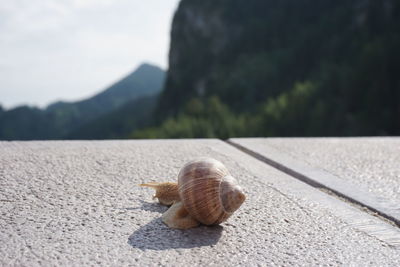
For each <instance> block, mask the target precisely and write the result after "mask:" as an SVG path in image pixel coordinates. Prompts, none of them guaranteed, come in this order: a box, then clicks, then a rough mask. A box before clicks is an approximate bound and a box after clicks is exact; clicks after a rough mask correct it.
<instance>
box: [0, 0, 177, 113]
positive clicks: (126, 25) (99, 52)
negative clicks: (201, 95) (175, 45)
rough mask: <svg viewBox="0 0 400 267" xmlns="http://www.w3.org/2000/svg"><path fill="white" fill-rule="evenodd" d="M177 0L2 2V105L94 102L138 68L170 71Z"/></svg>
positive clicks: (0, 47)
mask: <svg viewBox="0 0 400 267" xmlns="http://www.w3.org/2000/svg"><path fill="white" fill-rule="evenodd" d="M178 2H179V0H0V33H1V34H0V104H1V105H2V106H3V107H6V108H10V107H14V106H16V105H20V104H30V105H39V106H42V107H43V106H45V105H47V104H49V103H50V102H53V101H56V100H61V99H62V100H77V99H81V98H85V97H88V96H91V95H93V94H95V93H97V92H98V91H100V90H102V89H104V88H105V87H106V86H108V85H110V84H112V83H113V82H114V81H116V80H118V79H119V78H121V77H122V76H124V75H126V74H128V73H129V72H131V71H132V70H134V69H135V68H136V67H137V66H138V65H139V64H140V63H142V62H148V63H152V64H156V65H158V66H160V67H162V68H164V69H165V68H166V67H167V64H168V62H167V57H168V50H169V32H170V27H171V20H172V16H173V13H174V11H175V9H176V8H177V5H178Z"/></svg>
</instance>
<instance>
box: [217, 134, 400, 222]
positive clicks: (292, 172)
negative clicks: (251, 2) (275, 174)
mask: <svg viewBox="0 0 400 267" xmlns="http://www.w3.org/2000/svg"><path fill="white" fill-rule="evenodd" d="M222 141H223V142H225V143H227V144H228V145H231V146H233V147H235V148H236V149H239V150H240V151H242V152H244V153H246V154H248V155H249V156H251V157H253V158H255V159H258V160H259V161H262V162H263V163H265V164H268V165H270V166H271V167H273V168H275V169H277V170H279V171H282V172H284V173H286V174H288V175H290V176H292V177H293V178H295V179H297V180H299V181H301V182H303V183H306V184H308V185H310V186H312V187H314V188H317V189H318V190H319V191H321V192H323V193H324V194H327V192H325V191H324V190H322V189H325V190H328V191H329V192H331V194H332V195H333V196H335V197H336V198H338V199H339V200H341V201H343V199H346V200H348V201H349V202H351V203H352V204H355V205H356V206H358V208H359V209H361V210H362V209H363V208H367V209H368V210H369V211H370V212H372V213H376V214H378V215H379V216H382V217H384V218H385V219H387V220H389V221H391V222H393V223H394V224H395V225H396V226H397V227H399V228H400V220H398V219H396V218H394V217H393V216H391V215H389V214H387V213H385V212H383V211H380V210H378V209H375V208H373V207H371V206H369V205H365V204H364V203H362V202H360V201H358V200H356V199H354V198H351V197H349V196H347V195H345V194H342V193H341V192H339V191H337V190H334V189H332V188H330V187H328V186H326V185H324V184H321V183H319V182H316V181H315V180H313V179H311V178H309V177H307V176H305V175H304V174H302V173H300V172H297V171H295V170H293V169H291V168H289V167H287V166H285V165H283V164H281V163H279V162H276V161H274V160H272V159H270V158H267V157H265V156H263V155H261V154H259V153H257V152H254V151H252V150H250V149H248V148H246V147H243V146H241V145H239V144H236V143H233V142H231V141H229V140H222ZM328 195H329V194H328ZM341 198H343V199H341ZM364 212H365V211H364Z"/></svg>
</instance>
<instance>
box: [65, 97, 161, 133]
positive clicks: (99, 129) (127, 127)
mask: <svg viewBox="0 0 400 267" xmlns="http://www.w3.org/2000/svg"><path fill="white" fill-rule="evenodd" d="M157 98H158V94H157V95H154V96H146V97H141V98H137V99H133V100H131V101H129V102H127V103H125V104H124V105H123V106H122V107H119V108H117V109H116V110H114V111H111V112H109V113H106V114H104V115H102V116H99V117H97V118H96V119H94V120H92V121H90V122H88V123H86V124H84V125H83V126H81V127H79V128H77V129H76V130H74V131H72V132H71V133H70V134H68V135H67V136H66V139H85V140H88V139H120V138H128V135H129V134H130V133H131V132H132V131H133V130H136V129H139V128H143V127H146V126H149V124H150V122H151V121H152V114H153V111H154V107H155V105H156V103H157Z"/></svg>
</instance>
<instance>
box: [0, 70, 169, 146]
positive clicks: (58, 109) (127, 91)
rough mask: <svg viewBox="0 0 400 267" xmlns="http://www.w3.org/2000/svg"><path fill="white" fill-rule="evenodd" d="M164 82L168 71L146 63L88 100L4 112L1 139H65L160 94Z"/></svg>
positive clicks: (19, 108)
mask: <svg viewBox="0 0 400 267" xmlns="http://www.w3.org/2000/svg"><path fill="white" fill-rule="evenodd" d="M164 79H165V72H164V71H163V70H162V69H161V68H159V67H157V66H154V65H150V64H147V63H144V64H141V65H140V66H139V67H138V68H136V69H135V70H134V71H133V72H131V73H129V74H127V75H125V76H124V77H123V78H122V79H120V80H118V81H116V82H115V83H114V84H112V85H110V86H109V87H107V88H105V89H104V90H102V91H100V92H99V93H97V94H95V95H94V96H92V97H89V98H87V99H83V100H80V101H75V102H64V101H57V102H55V103H52V104H50V105H48V106H47V107H46V108H44V109H40V108H37V107H29V106H18V107H15V108H13V109H10V110H6V111H2V112H0V139H4V140H15V139H21V140H27V139H62V138H65V137H66V136H68V134H69V133H70V132H72V131H74V130H75V129H77V128H79V127H81V126H82V125H84V124H85V123H88V122H90V121H91V120H94V119H96V118H97V117H99V116H102V115H104V114H106V113H108V112H112V111H114V110H116V109H118V108H120V107H122V106H123V105H124V104H126V103H128V102H129V101H132V100H135V99H139V98H142V97H148V96H152V95H156V94H158V93H159V92H160V91H161V89H162V87H163V84H164ZM32 116H33V117H32ZM26 118H31V119H29V120H27V119H26ZM22 122H24V123H22ZM32 129H36V130H34V131H32Z"/></svg>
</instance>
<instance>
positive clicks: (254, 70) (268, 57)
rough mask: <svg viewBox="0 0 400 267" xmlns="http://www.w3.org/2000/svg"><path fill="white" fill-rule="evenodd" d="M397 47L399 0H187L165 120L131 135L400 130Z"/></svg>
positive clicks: (160, 116) (176, 27) (175, 29)
mask: <svg viewBox="0 0 400 267" xmlns="http://www.w3.org/2000/svg"><path fill="white" fill-rule="evenodd" d="M399 48H400V1H397V0H384V1H365V0H323V1H309V0H280V1H273V0H248V1H242V0H230V1H226V0H204V1H195V0H182V1H181V2H180V4H179V7H178V10H177V11H176V13H175V16H174V19H173V24H172V31H171V45H170V54H169V70H168V73H167V78H166V86H165V90H164V91H163V92H162V94H161V97H160V101H159V103H158V105H157V108H156V110H157V111H156V116H157V124H155V125H154V127H152V128H151V129H148V130H143V131H140V132H139V133H138V134H133V135H132V136H138V137H144V138H145V137H171V136H178V137H188V136H196V137H202V136H207V137H229V136H237V135H240V136H260V135H261V136H315V135H327V136H330V135H338V136H348V135H399V134H400V120H399V118H400V80H399V66H400V49H399ZM193 103H197V106H195V108H194V105H193ZM210 105H211V106H213V109H214V110H215V111H216V112H223V114H222V113H221V114H209V113H208V111H207V108H204V107H208V106H210ZM222 115H223V116H227V117H226V118H227V121H229V124H226V125H225V126H224V124H221V123H218V122H216V121H215V118H216V117H221V116H222ZM224 118H225V117H224ZM232 118H233V119H232ZM234 118H237V120H235V119H234ZM221 121H225V120H224V119H223V118H222V117H221ZM221 127H228V128H224V129H220V128H221ZM219 133H224V134H223V135H220V134H219Z"/></svg>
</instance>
